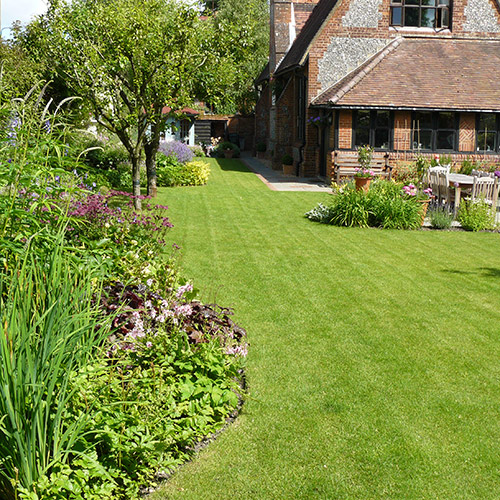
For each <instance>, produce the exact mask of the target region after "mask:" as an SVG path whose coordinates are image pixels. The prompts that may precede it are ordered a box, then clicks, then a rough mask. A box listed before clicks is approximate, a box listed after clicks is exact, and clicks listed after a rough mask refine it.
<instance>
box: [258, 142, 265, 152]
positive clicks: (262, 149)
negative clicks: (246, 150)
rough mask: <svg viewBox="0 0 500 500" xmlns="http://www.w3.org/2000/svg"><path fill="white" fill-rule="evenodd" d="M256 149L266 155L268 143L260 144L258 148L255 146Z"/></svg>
mask: <svg viewBox="0 0 500 500" xmlns="http://www.w3.org/2000/svg"><path fill="white" fill-rule="evenodd" d="M255 149H256V150H257V151H258V152H259V153H264V152H265V151H266V149H267V148H266V143H265V142H258V143H257V146H255Z"/></svg>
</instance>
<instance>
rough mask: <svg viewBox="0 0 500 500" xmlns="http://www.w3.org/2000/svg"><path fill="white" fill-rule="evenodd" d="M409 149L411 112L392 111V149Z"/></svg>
mask: <svg viewBox="0 0 500 500" xmlns="http://www.w3.org/2000/svg"><path fill="white" fill-rule="evenodd" d="M408 149H411V112H410V111H396V113H394V150H395V151H406V150H408Z"/></svg>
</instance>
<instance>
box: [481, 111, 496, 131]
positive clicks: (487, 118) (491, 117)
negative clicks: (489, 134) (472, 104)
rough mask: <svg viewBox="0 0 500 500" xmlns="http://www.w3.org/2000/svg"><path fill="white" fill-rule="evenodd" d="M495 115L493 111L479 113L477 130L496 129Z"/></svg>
mask: <svg viewBox="0 0 500 500" xmlns="http://www.w3.org/2000/svg"><path fill="white" fill-rule="evenodd" d="M496 128H497V121H496V115H495V114H493V113H482V114H480V115H479V130H486V129H488V130H496Z"/></svg>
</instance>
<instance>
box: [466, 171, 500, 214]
mask: <svg viewBox="0 0 500 500" xmlns="http://www.w3.org/2000/svg"><path fill="white" fill-rule="evenodd" d="M477 199H484V201H485V202H486V203H488V204H491V206H492V208H493V210H494V211H496V208H497V205H498V177H489V176H488V177H477V176H476V177H474V184H473V185H472V200H477Z"/></svg>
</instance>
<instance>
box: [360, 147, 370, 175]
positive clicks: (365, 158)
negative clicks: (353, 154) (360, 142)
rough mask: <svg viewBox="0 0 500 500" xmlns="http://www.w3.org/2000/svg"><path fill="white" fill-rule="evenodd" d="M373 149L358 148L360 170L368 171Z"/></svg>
mask: <svg viewBox="0 0 500 500" xmlns="http://www.w3.org/2000/svg"><path fill="white" fill-rule="evenodd" d="M372 156H373V148H372V147H370V146H368V145H366V146H359V147H358V163H359V165H360V167H361V168H362V169H364V170H365V169H366V170H369V169H370V165H371V163H372Z"/></svg>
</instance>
